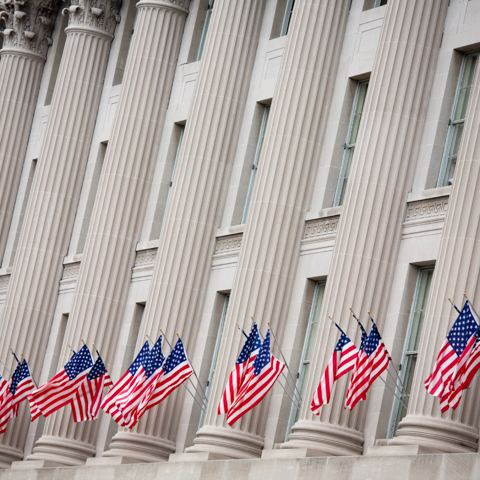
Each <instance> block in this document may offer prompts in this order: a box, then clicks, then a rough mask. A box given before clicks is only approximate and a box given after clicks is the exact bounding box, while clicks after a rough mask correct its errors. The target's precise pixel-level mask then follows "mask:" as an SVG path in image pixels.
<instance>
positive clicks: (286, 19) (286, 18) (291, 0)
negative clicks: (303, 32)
mask: <svg viewBox="0 0 480 480" xmlns="http://www.w3.org/2000/svg"><path fill="white" fill-rule="evenodd" d="M294 7H295V0H287V5H286V6H285V14H284V15H283V22H282V29H281V30H280V36H281V37H284V36H285V35H287V34H288V29H289V27H290V22H291V20H292V15H293V9H294Z"/></svg>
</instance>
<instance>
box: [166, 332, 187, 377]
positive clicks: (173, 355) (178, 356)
mask: <svg viewBox="0 0 480 480" xmlns="http://www.w3.org/2000/svg"><path fill="white" fill-rule="evenodd" d="M186 361H187V355H186V354H185V349H184V348H183V343H182V341H181V340H180V339H178V340H177V343H176V344H175V347H174V349H173V350H172V351H171V352H170V355H169V356H168V358H167V359H166V360H165V363H164V364H163V371H164V372H165V373H170V372H171V371H172V370H173V369H174V368H176V367H178V366H179V365H180V364H181V363H183V362H186Z"/></svg>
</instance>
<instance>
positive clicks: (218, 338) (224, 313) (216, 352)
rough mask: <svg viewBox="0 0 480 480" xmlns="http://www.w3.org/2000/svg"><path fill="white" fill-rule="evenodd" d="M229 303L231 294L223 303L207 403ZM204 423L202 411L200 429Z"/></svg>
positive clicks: (209, 374) (211, 367) (211, 366)
mask: <svg viewBox="0 0 480 480" xmlns="http://www.w3.org/2000/svg"><path fill="white" fill-rule="evenodd" d="M229 301H230V294H229V293H228V294H227V295H225V300H224V301H223V310H222V316H221V318H220V324H219V325H218V332H217V339H216V341H215V348H214V350H213V357H212V363H211V364H210V372H209V373H208V381H207V388H206V390H205V397H206V400H207V401H208V397H209V395H210V390H211V388H212V381H213V375H214V373H215V367H216V365H217V359H218V352H219V351H220V343H221V341H222V334H223V327H224V326H225V318H226V317H227V311H228V302H229ZM204 421H205V410H202V414H201V416H200V423H199V425H198V428H200V427H201V426H202V425H203V422H204Z"/></svg>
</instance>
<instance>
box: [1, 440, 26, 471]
mask: <svg viewBox="0 0 480 480" xmlns="http://www.w3.org/2000/svg"><path fill="white" fill-rule="evenodd" d="M22 459H23V452H22V451H21V450H18V449H17V448H12V447H8V446H7V445H2V446H1V449H0V469H3V468H11V466H12V463H13V462H19V461H21V460H22Z"/></svg>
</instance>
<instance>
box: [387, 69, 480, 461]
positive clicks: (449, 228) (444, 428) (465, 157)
mask: <svg viewBox="0 0 480 480" xmlns="http://www.w3.org/2000/svg"><path fill="white" fill-rule="evenodd" d="M479 270H480V69H479V68H477V72H476V74H475V81H474V85H473V87H472V90H471V92H470V100H469V104H468V110H467V115H466V119H465V127H464V130H463V135H462V143H461V146H460V151H459V154H458V160H457V166H456V169H455V177H454V181H453V187H452V192H451V194H450V198H449V201H448V210H447V216H446V218H445V226H444V228H443V233H442V241H441V244H440V251H439V255H438V258H437V261H436V264H435V275H434V277H433V282H432V286H431V288H430V295H429V299H428V305H427V310H426V315H425V321H424V324H423V334H422V339H421V343H420V348H419V355H418V359H417V363H416V367H415V376H414V380H413V385H412V392H411V394H410V401H409V404H408V412H407V416H406V417H405V418H404V419H403V420H402V422H401V423H400V428H399V430H398V431H397V437H396V438H394V439H392V440H390V441H389V445H408V444H416V445H423V446H426V447H429V448H432V449H435V450H437V451H439V452H447V453H451V452H454V453H457V452H458V453H460V452H469V453H470V452H476V451H477V448H478V445H477V443H478V438H479V431H478V426H479V420H480V408H479V403H478V398H479V395H480V383H479V382H478V379H477V380H476V381H474V382H473V384H472V387H471V388H470V389H468V390H466V391H465V392H464V395H463V398H462V400H461V402H460V405H459V406H458V408H457V409H456V410H455V411H452V410H448V411H447V412H446V413H444V414H443V415H442V413H441V411H440V402H439V399H438V398H435V397H433V396H432V395H430V394H428V393H427V391H426V389H425V386H424V381H425V380H426V379H427V378H428V377H429V375H430V373H431V371H432V369H433V364H434V362H435V358H436V356H437V354H438V352H439V350H440V347H441V344H442V342H443V341H444V340H445V337H446V335H447V333H448V330H449V329H450V328H451V326H452V324H453V322H454V319H455V317H456V312H455V311H454V310H453V308H452V307H451V305H450V303H449V302H448V301H447V298H448V297H451V298H453V299H454V300H455V302H456V303H457V305H460V304H461V303H462V301H463V293H464V292H466V293H467V295H468V296H469V298H470V299H471V300H472V302H473V305H474V307H475V309H476V310H477V311H478V310H479V307H480V300H479V298H480V283H479V281H478V272H479Z"/></svg>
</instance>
